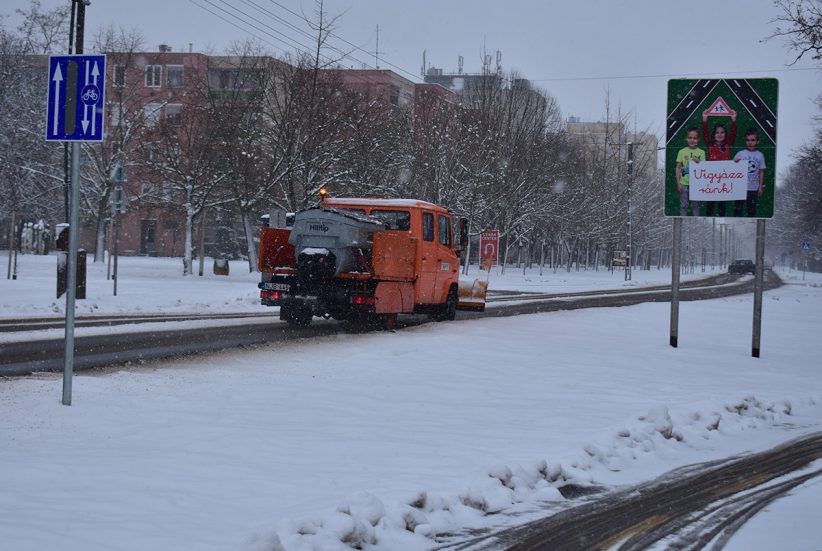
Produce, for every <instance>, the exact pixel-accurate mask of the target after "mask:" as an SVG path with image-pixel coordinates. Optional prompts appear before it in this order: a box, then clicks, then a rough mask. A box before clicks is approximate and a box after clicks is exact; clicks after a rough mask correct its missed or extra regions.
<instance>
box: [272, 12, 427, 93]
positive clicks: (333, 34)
mask: <svg viewBox="0 0 822 551" xmlns="http://www.w3.org/2000/svg"><path fill="white" fill-rule="evenodd" d="M268 1H269V2H271V3H272V4H274V5H276V6H279V7H281V8H282V9H284V10H285V11H287V12H288V13H290V14H292V15H294V16H296V17H299V18H301V19H302V17H303V16H302V15H300V14H299V13H297V12H295V11H293V10H292V9H290V8H289V7H288V6H284V5H283V4H281V3H279V2H277V0H268ZM328 35H329V36H333V37H334V38H336V39H337V40H339V41H340V42H343V43H345V44H347V45H348V46H350V47H352V48H354V49H355V50H358V51H360V52H363V53H365V54H368V55H371V52H368V51H366V50H363V49H362V48H360V47H359V46H357V45H356V44H353V43H351V42H349V41H348V40H346V39H345V38H343V37H341V36H339V35H338V34H336V33H333V32H329V33H328ZM375 58H376V59H377V60H379V61H381V62H382V63H385V64H386V65H388V66H389V67H393V68H394V69H396V70H397V72H399V73H405V74H406V75H409V76H410V77H411V78H412V79H413V78H417V75H416V74H414V73H410V72H408V71H406V70H405V69H403V68H402V67H399V66H397V65H394V64H393V63H391V62H390V61H388V60H386V59H385V58H382V57H379V56H375ZM364 65H366V64H364Z"/></svg>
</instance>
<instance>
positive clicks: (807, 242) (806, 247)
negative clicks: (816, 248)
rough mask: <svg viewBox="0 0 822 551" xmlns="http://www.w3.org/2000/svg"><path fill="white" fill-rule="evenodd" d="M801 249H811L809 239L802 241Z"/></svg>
mask: <svg viewBox="0 0 822 551" xmlns="http://www.w3.org/2000/svg"><path fill="white" fill-rule="evenodd" d="M802 250H803V251H809V250H811V242H810V241H803V242H802Z"/></svg>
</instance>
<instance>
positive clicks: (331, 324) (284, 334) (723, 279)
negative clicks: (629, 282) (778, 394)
mask: <svg viewBox="0 0 822 551" xmlns="http://www.w3.org/2000/svg"><path fill="white" fill-rule="evenodd" d="M781 284H782V282H781V280H780V279H779V277H778V276H777V275H776V274H775V273H773V272H771V271H769V272H767V277H766V281H765V287H766V289H771V288H774V287H777V286H779V285H781ZM752 291H753V278H750V277H747V278H739V276H735V275H729V274H719V275H714V276H711V277H708V278H705V279H702V280H697V281H691V282H688V283H687V284H684V285H682V286H681V288H680V300H683V301H687V300H703V299H710V298H718V297H723V296H731V295H736V294H744V293H750V292H752ZM668 301H670V287H669V286H656V287H646V288H632V289H619V290H608V291H585V292H578V293H553V294H545V293H500V294H497V295H495V296H492V297H489V306H488V308H486V311H485V312H458V315H457V319H458V320H467V319H476V318H482V317H501V316H516V315H522V314H533V313H539V312H554V311H558V310H575V309H579V308H597V307H615V306H628V305H633V304H640V303H642V302H668ZM228 319H231V320H232V323H224V322H225V321H226V320H228ZM175 321H202V322H206V321H211V322H213V323H211V324H210V325H208V326H206V327H198V328H190V327H188V328H181V327H180V326H179V325H175V324H174V323H171V322H175ZM147 322H154V323H158V322H167V323H163V326H162V327H161V328H159V329H150V330H143V329H140V330H131V329H132V327H134V328H135V329H136V328H138V327H139V324H141V323H147ZM126 323H129V324H133V325H130V326H128V328H129V330H128V332H123V331H122V330H121V331H119V332H116V333H107V334H99V335H88V336H76V337H75V355H74V358H75V359H74V368H75V369H76V370H82V369H91V368H97V367H105V366H111V365H123V364H128V363H133V362H144V361H147V360H152V359H158V358H168V357H179V356H184V355H188V354H193V353H205V352H209V351H214V350H222V349H226V348H234V347H240V346H251V345H258V344H265V343H269V342H277V341H285V340H294V339H301V338H308V337H311V338H316V337H319V336H324V335H332V334H338V333H355V332H361V331H362V330H363V329H362V328H361V327H358V326H351V325H349V324H345V323H340V322H336V321H327V320H319V319H316V318H315V320H314V322H313V323H312V324H311V326H310V327H307V328H295V327H290V326H288V325H287V324H285V323H281V322H280V321H279V320H277V319H276V318H275V315H274V314H273V313H271V312H266V313H263V314H258V315H254V314H217V315H205V316H144V315H141V316H108V317H96V318H95V317H90V318H86V319H82V318H81V319H80V321H79V324H81V325H85V326H96V327H107V326H112V325H123V324H126ZM421 323H428V318H427V317H425V316H401V317H400V319H399V320H398V322H397V325H396V328H397V329H402V328H403V327H409V326H414V325H419V324H421ZM62 326H63V325H62V321H61V320H60V319H54V318H41V319H36V320H6V321H5V322H4V323H3V324H2V325H0V331H2V332H7V333H8V332H19V333H21V335H22V334H24V333H25V332H26V331H33V330H36V329H44V328H49V327H51V328H60V327H62ZM123 327H125V325H123ZM153 327H156V326H153ZM121 329H122V328H121ZM24 338H25V337H22V336H21V339H20V340H15V339H7V342H2V343H0V376H21V375H28V374H31V373H34V372H40V371H61V370H62V369H63V354H64V343H63V339H62V337H52V338H49V339H36V340H32V339H31V338H28V340H23V339H24Z"/></svg>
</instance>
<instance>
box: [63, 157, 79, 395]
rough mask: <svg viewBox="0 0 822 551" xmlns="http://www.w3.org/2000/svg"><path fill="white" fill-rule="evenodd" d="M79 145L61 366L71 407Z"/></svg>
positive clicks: (73, 182)
mask: <svg viewBox="0 0 822 551" xmlns="http://www.w3.org/2000/svg"><path fill="white" fill-rule="evenodd" d="M79 187H80V143H79V142H74V143H72V144H71V194H70V196H71V197H70V200H69V250H68V284H67V286H68V288H67V289H66V348H65V364H64V365H63V405H64V406H70V405H71V378H72V374H73V371H74V301H75V298H76V296H77V241H78V235H77V234H78V233H79V231H80V221H79V219H80V216H79V213H78V210H79V204H80V199H79V195H80V194H79V189H78V188H79Z"/></svg>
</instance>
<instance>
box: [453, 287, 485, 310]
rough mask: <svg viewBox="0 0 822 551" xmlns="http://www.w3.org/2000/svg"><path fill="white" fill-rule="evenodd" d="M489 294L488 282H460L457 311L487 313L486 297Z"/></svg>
mask: <svg viewBox="0 0 822 551" xmlns="http://www.w3.org/2000/svg"><path fill="white" fill-rule="evenodd" d="M487 292H488V281H486V280H482V279H475V280H474V281H460V283H459V301H458V302H457V310H473V311H474V312H484V311H485V295H486V293H487Z"/></svg>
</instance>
